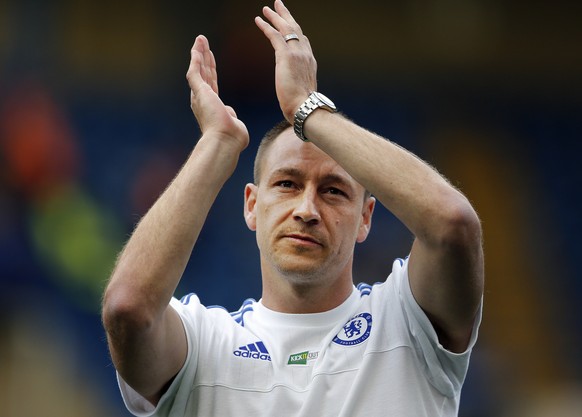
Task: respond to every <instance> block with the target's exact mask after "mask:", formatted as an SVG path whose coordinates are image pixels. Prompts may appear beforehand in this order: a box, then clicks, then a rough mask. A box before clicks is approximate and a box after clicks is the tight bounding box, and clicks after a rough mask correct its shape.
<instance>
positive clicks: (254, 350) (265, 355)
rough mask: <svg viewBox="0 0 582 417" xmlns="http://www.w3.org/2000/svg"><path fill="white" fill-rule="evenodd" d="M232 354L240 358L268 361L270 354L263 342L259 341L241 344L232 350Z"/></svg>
mask: <svg viewBox="0 0 582 417" xmlns="http://www.w3.org/2000/svg"><path fill="white" fill-rule="evenodd" d="M232 354H233V355H234V356H238V357H241V358H248V359H258V360H261V361H270V360H271V355H269V351H268V350H267V348H266V347H265V344H264V343H263V342H261V341H258V342H255V343H249V344H248V345H246V346H241V347H239V348H238V349H237V350H235V351H234V352H232Z"/></svg>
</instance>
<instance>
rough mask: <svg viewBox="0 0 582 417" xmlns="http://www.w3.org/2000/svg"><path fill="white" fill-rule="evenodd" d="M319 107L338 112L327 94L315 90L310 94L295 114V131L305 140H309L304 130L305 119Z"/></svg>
mask: <svg viewBox="0 0 582 417" xmlns="http://www.w3.org/2000/svg"><path fill="white" fill-rule="evenodd" d="M318 109H323V110H327V111H328V112H330V113H335V112H337V108H336V106H335V104H334V103H333V101H331V100H330V99H329V98H328V97H326V96H325V95H323V94H321V93H318V92H316V91H313V92H311V93H310V94H309V96H308V97H307V99H306V100H305V101H304V102H303V103H301V105H300V106H299V108H298V109H297V111H296V112H295V114H294V116H293V131H294V132H295V134H296V135H297V136H298V137H299V138H300V139H301V140H303V141H304V142H308V141H309V139H308V138H307V137H306V136H305V132H304V125H305V121H306V120H307V118H308V117H309V116H311V115H312V114H313V112H315V111H316V110H318Z"/></svg>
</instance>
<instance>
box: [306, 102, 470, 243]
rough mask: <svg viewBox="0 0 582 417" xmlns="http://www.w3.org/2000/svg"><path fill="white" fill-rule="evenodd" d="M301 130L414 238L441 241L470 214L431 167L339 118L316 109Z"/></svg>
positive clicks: (460, 199)
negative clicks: (364, 188) (457, 223)
mask: <svg viewBox="0 0 582 417" xmlns="http://www.w3.org/2000/svg"><path fill="white" fill-rule="evenodd" d="M304 129H305V134H306V136H307V137H308V138H310V140H311V141H312V142H313V143H314V144H315V145H317V146H318V147H319V148H321V149H322V150H323V151H324V152H326V153H327V154H328V155H330V156H331V157H332V158H333V159H334V160H336V161H337V162H338V163H339V164H340V165H342V167H344V169H346V171H347V172H348V173H349V174H350V175H351V176H352V177H354V179H355V180H356V181H358V182H359V183H360V184H362V185H363V186H364V187H366V188H367V189H368V190H369V191H370V192H372V194H374V195H375V197H376V198H378V199H379V200H380V202H381V203H382V204H383V205H384V206H385V207H386V208H388V209H389V210H390V211H391V212H392V213H393V214H394V215H395V216H396V217H398V218H399V219H400V220H401V221H402V222H403V223H404V224H405V225H406V226H407V227H408V229H410V230H411V231H412V233H413V234H414V235H415V236H417V237H418V238H420V239H424V240H426V241H430V240H432V239H440V236H442V235H443V234H445V233H447V230H445V228H446V227H448V226H449V225H450V224H451V223H454V222H455V221H456V219H457V218H458V216H464V215H465V214H467V215H471V212H472V209H471V206H470V205H469V203H468V201H467V200H466V198H465V197H464V196H463V195H462V194H461V193H460V192H458V191H457V190H456V189H455V188H454V187H452V186H451V185H450V184H449V183H448V182H447V180H446V179H444V178H443V177H442V176H441V175H440V174H439V173H438V172H437V171H435V170H434V169H433V168H432V167H430V166H429V165H428V164H426V163H425V162H424V161H422V160H421V159H419V158H418V157H416V156H415V155H413V154H412V153H410V152H409V151H407V150H405V149H403V148H402V147H400V146H398V145H397V144H395V143H393V142H390V141H388V140H386V139H384V138H381V137H379V136H378V135H376V134H374V133H371V132H369V131H367V130H365V129H363V128H361V127H359V126H357V125H355V124H354V123H352V122H351V121H349V120H347V119H345V118H344V117H342V116H341V115H338V114H331V113H329V112H326V111H324V110H318V111H316V112H314V113H313V114H312V115H311V116H310V117H309V118H308V119H307V121H306V122H305V126H304ZM464 211H468V213H464Z"/></svg>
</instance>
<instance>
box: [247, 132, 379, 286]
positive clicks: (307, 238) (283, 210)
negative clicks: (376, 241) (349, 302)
mask: <svg viewBox="0 0 582 417" xmlns="http://www.w3.org/2000/svg"><path fill="white" fill-rule="evenodd" d="M261 168H262V169H261V178H260V179H259V180H258V181H259V185H258V186H255V185H253V184H248V185H247V187H246V189H245V220H246V222H247V225H248V227H249V228H250V229H251V230H255V231H256V233H257V243H258V246H259V249H260V252H261V266H262V269H263V274H269V273H271V272H272V273H279V274H281V275H284V276H286V277H287V278H288V279H291V280H293V281H295V282H296V283H304V284H307V283H312V284H315V283H316V282H317V281H318V280H322V279H325V277H326V276H329V277H331V278H330V279H334V278H337V277H339V275H340V274H343V273H348V274H350V276H351V268H352V260H353V252H354V245H355V243H356V242H362V241H364V240H365V239H366V237H367V235H368V232H369V229H370V224H371V216H372V211H373V208H374V199H373V198H368V199H366V201H364V191H365V190H364V188H363V187H362V186H361V185H360V184H358V183H357V182H356V181H355V180H354V179H353V178H352V177H351V176H350V175H349V174H348V173H347V172H346V171H345V170H344V169H343V168H342V167H340V166H339V165H338V164H337V163H336V162H335V161H334V160H333V159H331V158H330V157H329V156H327V155H326V154H325V153H324V152H323V151H321V150H320V149H318V148H317V147H316V146H315V145H313V144H312V143H305V142H302V141H301V140H299V139H298V138H297V137H296V136H295V134H294V133H293V131H292V130H291V129H288V130H286V131H285V132H283V133H282V134H281V135H280V136H279V137H278V138H277V139H276V140H275V142H273V143H272V144H271V146H270V148H269V149H268V150H267V152H266V154H265V155H264V157H263V161H262V166H261Z"/></svg>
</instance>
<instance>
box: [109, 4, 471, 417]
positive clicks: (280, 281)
mask: <svg viewBox="0 0 582 417" xmlns="http://www.w3.org/2000/svg"><path fill="white" fill-rule="evenodd" d="M263 14H264V16H265V18H266V20H263V19H262V18H260V17H257V18H256V19H255V22H256V24H257V26H258V27H259V29H260V30H261V31H262V32H263V33H264V34H265V36H266V37H267V38H268V39H269V41H270V42H271V44H272V46H273V48H274V50H275V55H276V69H275V71H276V77H275V79H276V92H277V97H278V100H279V104H280V106H281V110H282V112H283V115H284V117H285V119H286V120H287V121H288V123H289V125H293V128H290V127H287V126H285V125H280V126H279V127H278V128H277V129H275V130H274V131H272V132H270V134H268V135H267V137H266V139H265V140H264V141H263V143H262V144H261V146H260V149H259V151H258V155H257V160H256V165H255V182H254V184H248V185H247V186H246V188H245V193H244V196H245V205H244V216H245V221H246V223H247V225H248V227H249V228H250V229H251V230H253V231H255V232H256V238H257V243H258V247H259V250H260V260H261V274H262V283H263V293H262V298H261V300H260V301H259V302H255V301H254V300H247V301H246V302H245V303H244V304H243V306H242V307H241V309H240V310H239V311H238V312H235V313H232V314H229V313H228V312H226V311H224V310H223V309H216V308H205V307H204V306H202V305H201V304H200V301H199V300H198V299H197V297H196V296H195V295H189V296H186V297H184V299H183V300H182V302H179V301H178V300H176V299H173V298H172V296H173V294H174V291H175V289H176V286H177V285H178V282H179V280H180V278H181V276H182V273H183V271H184V268H185V267H186V263H187V261H188V258H189V256H190V253H191V250H192V248H193V247H194V244H195V242H196V239H197V236H198V234H199V232H200V229H201V228H202V225H203V223H204V221H205V219H206V216H207V214H208V211H209V209H210V206H211V205H212V202H213V201H214V199H215V197H216V195H217V194H218V192H219V190H220V189H221V187H222V186H223V184H224V182H225V181H226V180H227V179H228V178H229V176H230V175H231V174H232V172H233V171H234V169H235V166H236V163H237V159H238V156H239V154H240V152H241V151H242V150H243V149H244V148H245V147H246V146H247V144H248V140H249V138H248V132H247V129H246V127H245V125H244V124H243V122H241V121H240V120H239V119H238V118H237V117H236V113H235V112H234V110H233V109H232V108H230V107H228V106H225V105H224V104H223V103H222V101H221V99H220V98H219V96H218V87H217V76H216V66H215V61H214V57H213V55H212V52H211V51H210V49H209V45H208V41H207V40H206V38H204V37H203V36H199V37H198V38H197V39H196V41H195V43H194V46H193V48H192V54H191V62H190V67H189V69H188V73H187V79H188V82H189V85H190V88H191V106H192V110H193V112H194V114H195V116H196V118H197V120H198V123H199V125H200V128H201V131H202V136H201V138H200V140H199V141H198V143H197V144H196V146H195V147H194V150H193V152H192V154H191V155H190V157H189V158H188V160H187V161H186V163H185V164H184V166H183V168H182V169H181V171H180V172H179V174H178V175H177V176H176V178H175V179H174V181H173V182H172V183H171V184H170V186H169V187H168V188H167V190H166V191H165V192H164V193H163V195H162V196H161V197H160V198H159V199H158V201H157V202H156V203H155V204H154V205H153V207H152V208H151V209H150V210H149V212H148V213H147V214H146V215H145V216H144V218H143V219H142V220H141V222H140V224H139V225H138V226H137V228H136V230H135V231H134V233H133V236H132V237H131V239H130V240H129V242H128V243H127V245H126V247H125V248H124V250H123V252H122V253H121V255H120V257H119V260H118V263H117V265H116V268H115V271H114V273H113V275H112V277H111V280H110V282H109V285H108V287H107V290H106V292H105V297H104V304H103V321H104V325H105V328H106V330H107V335H108V340H109V345H110V350H111V355H112V358H113V361H114V364H115V366H116V369H117V371H118V375H119V383H120V387H121V391H122V394H123V397H124V400H125V402H126V405H127V406H128V408H129V409H130V411H132V412H133V413H134V414H135V415H140V416H146V415H156V416H234V415H237V416H238V415H240V416H250V415H260V416H274V415H276V416H345V417H348V416H349V417H353V416H366V417H369V416H414V417H419V416H427V417H428V416H430V417H435V416H454V415H456V414H457V410H458V404H459V397H460V390H461V385H462V382H463V379H464V377H465V373H466V370H467V366H468V360H469V355H470V351H471V348H472V346H473V344H474V343H475V339H476V332H477V330H476V329H477V327H478V324H479V321H480V306H481V298H482V288H483V254H482V247H481V228H480V223H479V220H478V217H477V215H476V214H475V212H474V210H473V208H472V207H471V205H470V204H469V202H468V201H467V199H466V198H465V197H464V196H463V195H462V194H461V193H460V192H459V191H457V190H456V189H454V188H453V187H452V186H451V185H450V184H449V183H448V182H447V181H446V180H445V179H443V178H442V177H441V176H440V175H439V174H438V173H437V172H435V171H434V170H433V169H432V168H431V167H429V166H428V165H426V164H425V163H424V162H422V161H421V160H419V159H418V158H417V157H415V156H414V155H412V154H411V153H409V152H407V151H406V150H404V149H402V148H400V147H399V146H397V145H395V144H394V143H392V142H390V141H388V140H385V139H383V138H380V137H378V136H377V135H375V134H373V133H370V132H368V131H366V130H364V129H362V128H361V127H359V126H357V125H355V124H354V123H352V122H350V121H349V120H347V119H346V118H344V117H342V116H341V115H340V114H339V113H337V112H335V107H334V105H333V103H332V102H331V101H330V100H329V99H327V98H326V97H325V96H323V95H321V94H318V93H313V92H315V91H317V86H316V62H315V59H314V57H313V54H312V51H311V48H310V45H309V41H308V39H307V38H306V37H305V36H304V35H303V34H302V31H301V28H300V27H299V25H298V24H297V23H296V22H295V20H294V19H293V17H292V16H291V14H290V13H289V11H288V10H287V8H286V7H285V6H284V5H283V3H282V2H281V1H280V0H277V1H276V2H275V6H274V10H273V9H271V8H268V7H265V8H264V9H263ZM300 138H302V139H304V140H307V139H308V141H302V140H300ZM367 190H369V192H368V191H367ZM370 193H372V194H373V195H374V196H375V197H376V198H377V199H378V200H379V201H380V202H381V203H382V204H384V205H385V206H386V207H387V208H388V209H389V210H390V211H391V212H392V213H394V214H395V215H396V216H397V217H398V218H399V219H400V220H401V221H402V222H403V223H404V224H405V225H406V226H407V227H408V228H409V229H410V230H411V231H412V233H413V234H414V236H415V240H414V243H413V245H412V249H411V252H410V256H409V258H407V259H406V260H397V261H396V262H394V265H393V270H392V273H391V274H390V276H389V277H388V279H387V280H386V282H384V283H382V284H377V285H374V286H373V287H372V286H369V285H361V286H359V287H358V288H355V287H354V285H353V282H352V261H353V253H354V246H355V243H356V242H362V241H363V240H365V239H366V237H367V235H368V232H369V230H370V226H371V218H372V212H373V209H374V205H375V198H374V197H372V196H371V195H370Z"/></svg>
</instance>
